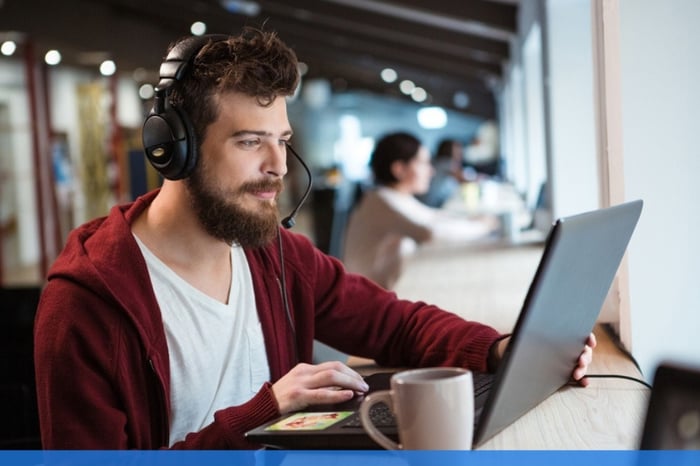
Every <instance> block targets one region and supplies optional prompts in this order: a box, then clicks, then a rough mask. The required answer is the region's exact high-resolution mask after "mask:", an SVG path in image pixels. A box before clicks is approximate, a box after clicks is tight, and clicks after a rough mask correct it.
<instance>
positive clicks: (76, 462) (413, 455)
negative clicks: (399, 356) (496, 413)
mask: <svg viewBox="0 0 700 466" xmlns="http://www.w3.org/2000/svg"><path fill="white" fill-rule="evenodd" d="M435 464H439V465H440V466H453V465H455V466H456V465H460V466H464V465H479V466H481V465H498V466H510V465H513V466H516V465H517V466H542V465H562V466H592V465H595V466H666V465H673V466H698V465H700V451H570V450H557V451H480V450H477V451H464V452H461V451H328V450H325V451H289V450H286V451H275V450H258V451H0V465H3V466H10V465H13V466H54V465H55V466H59V465H65V466H88V465H90V466H92V465H100V466H112V465H113V466H141V465H143V466H146V465H147V466H190V465H191V466H202V465H204V466H224V465H225V466H325V465H328V466H346V465H347V466H375V465H376V466H429V465H435Z"/></svg>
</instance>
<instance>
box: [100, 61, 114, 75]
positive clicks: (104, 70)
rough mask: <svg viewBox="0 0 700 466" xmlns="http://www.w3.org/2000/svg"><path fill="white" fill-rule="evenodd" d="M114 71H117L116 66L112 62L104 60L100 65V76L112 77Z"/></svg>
mask: <svg viewBox="0 0 700 466" xmlns="http://www.w3.org/2000/svg"><path fill="white" fill-rule="evenodd" d="M115 71H117V65H116V64H115V63H114V62H113V61H112V60H105V61H103V62H102V63H101V64H100V74H101V75H102V76H112V75H113V74H114V72H115Z"/></svg>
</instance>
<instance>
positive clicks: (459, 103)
mask: <svg viewBox="0 0 700 466" xmlns="http://www.w3.org/2000/svg"><path fill="white" fill-rule="evenodd" d="M452 103H453V104H454V106H455V107H457V108H467V107H468V106H469V94H467V93H466V92H462V91H458V92H455V95H454V96H452Z"/></svg>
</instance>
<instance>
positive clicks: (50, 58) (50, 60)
mask: <svg viewBox="0 0 700 466" xmlns="http://www.w3.org/2000/svg"><path fill="white" fill-rule="evenodd" d="M44 61H45V62H46V64H47V65H51V66H54V65H58V64H59V63H61V52H59V51H58V50H49V51H48V52H46V55H44Z"/></svg>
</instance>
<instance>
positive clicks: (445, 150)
mask: <svg viewBox="0 0 700 466" xmlns="http://www.w3.org/2000/svg"><path fill="white" fill-rule="evenodd" d="M463 159H464V146H463V145H462V143H461V142H459V141H458V140H456V139H443V140H442V141H440V143H439V144H438V148H437V152H436V153H435V156H434V157H433V161H432V163H433V168H434V169H435V174H434V175H433V178H432V179H431V180H430V186H429V187H428V190H427V191H426V192H425V193H423V194H418V195H417V196H416V197H417V198H418V199H420V201H421V202H423V203H424V204H427V205H429V206H431V207H442V206H443V205H444V204H445V202H446V201H447V200H448V199H449V198H450V197H452V196H453V195H454V194H455V193H456V192H457V191H458V190H459V188H460V186H461V184H462V183H464V182H466V181H468V178H467V177H466V176H465V172H464V170H463V168H462V165H463Z"/></svg>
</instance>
